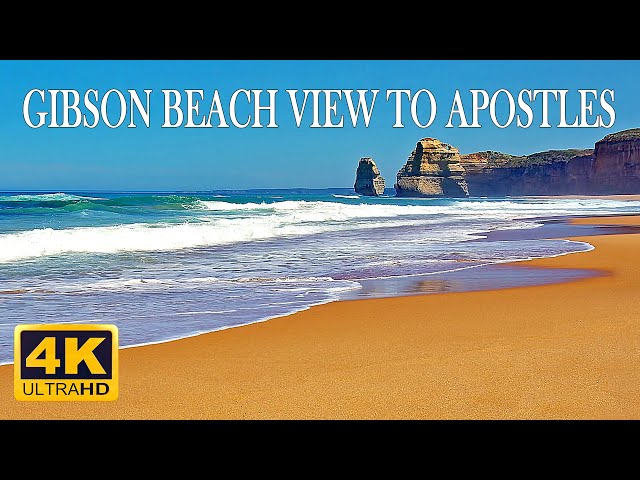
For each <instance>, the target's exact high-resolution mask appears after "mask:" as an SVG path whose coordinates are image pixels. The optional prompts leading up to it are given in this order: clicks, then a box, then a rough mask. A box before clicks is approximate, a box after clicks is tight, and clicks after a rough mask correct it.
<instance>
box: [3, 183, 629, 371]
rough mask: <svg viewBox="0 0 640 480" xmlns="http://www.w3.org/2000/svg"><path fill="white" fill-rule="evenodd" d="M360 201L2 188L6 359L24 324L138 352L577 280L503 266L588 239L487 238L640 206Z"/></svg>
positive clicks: (259, 193) (322, 194) (580, 246)
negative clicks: (296, 318) (280, 321)
mask: <svg viewBox="0 0 640 480" xmlns="http://www.w3.org/2000/svg"><path fill="white" fill-rule="evenodd" d="M388 193H389V194H388V195H385V196H382V197H375V198H374V197H361V196H358V195H356V194H354V193H353V191H352V190H351V189H346V188H345V189H322V190H306V189H287V190H246V191H238V190H234V191H227V190H225V191H212V192H173V193H166V192H165V193H162V192H159V193H149V192H143V193H139V192H138V193H136V192H108V193H107V192H57V193H37V192H35V193H34V192H31V193H30V192H1V193H0V364H3V363H11V362H12V361H13V331H14V327H15V326H16V325H19V324H32V323H100V324H102V323H106V324H115V325H117V326H118V329H119V337H120V346H121V347H130V346H135V345H143V344H149V343H158V342H164V341H168V340H172V339H177V338H183V337H187V336H192V335H197V334H200V333H204V332H211V331H215V330H221V329H225V328H230V327H234V326H239V325H244V324H248V323H253V322H259V321H264V320H268V319H270V318H273V317H276V316H282V315H286V314H289V313H293V312H296V311H300V310H303V309H306V308H308V307H310V306H312V305H317V304H322V303H326V302H330V301H335V300H340V299H353V298H364V297H376V296H389V295H400V294H417V293H420V294H425V293H426V294H428V293H435V292H443V291H462V290H473V289H480V288H503V287H508V286H514V285H526V284H540V283H549V282H556V281H565V280H568V279H572V278H577V277H580V276H584V275H586V274H585V273H584V272H575V271H570V270H567V271H557V272H554V274H553V275H549V274H548V272H544V271H540V270H539V269H531V270H530V271H527V270H526V269H521V270H518V271H517V272H516V273H514V272H513V271H511V270H509V268H508V267H504V266H503V265H502V264H504V263H506V262H511V261H518V260H525V259H530V258H536V257H550V256H557V255H564V254H568V253H572V252H579V251H585V250H589V249H591V248H592V247H591V246H590V245H589V244H587V243H582V242H572V241H567V240H563V239H550V240H549V239H540V238H535V235H534V236H531V238H528V237H526V236H524V237H522V236H520V237H514V238H517V240H516V241H514V240H513V239H510V238H509V237H508V236H506V237H500V236H495V237H492V236H491V235H488V233H489V232H496V231H511V230H520V231H525V230H526V231H529V229H537V228H538V227H540V226H542V225H543V221H545V220H548V219H552V218H560V217H568V216H583V215H611V214H640V202H638V201H619V200H609V199H572V198H566V199H562V198H546V199H543V198H529V199H525V198H496V199H487V198H464V199H408V198H396V197H394V196H393V190H390V191H389V190H388Z"/></svg>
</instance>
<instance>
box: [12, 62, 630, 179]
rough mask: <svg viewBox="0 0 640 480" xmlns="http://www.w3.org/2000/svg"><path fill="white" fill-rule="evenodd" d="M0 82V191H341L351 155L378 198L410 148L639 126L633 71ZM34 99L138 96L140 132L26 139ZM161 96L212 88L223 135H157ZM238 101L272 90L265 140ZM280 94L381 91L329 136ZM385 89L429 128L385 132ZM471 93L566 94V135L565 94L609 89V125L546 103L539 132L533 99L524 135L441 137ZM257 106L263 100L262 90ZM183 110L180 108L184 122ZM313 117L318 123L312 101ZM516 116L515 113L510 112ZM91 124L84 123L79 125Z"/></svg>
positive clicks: (535, 143) (304, 66) (485, 132)
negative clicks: (27, 102) (455, 107)
mask: <svg viewBox="0 0 640 480" xmlns="http://www.w3.org/2000/svg"><path fill="white" fill-rule="evenodd" d="M0 78H1V79H2V88H1V90H0V190H51V191H69V190H161V191H167V190H211V189H244V188H293V187H306V188H325V187H349V188H350V187H352V186H353V182H354V177H355V169H356V167H357V163H358V160H359V158H360V157H363V156H370V157H373V158H374V160H375V161H376V163H377V164H378V166H379V168H380V170H381V172H382V175H383V176H384V177H385V178H386V181H387V182H386V183H387V186H388V187H392V186H393V181H394V179H395V175H396V173H397V171H398V170H399V169H400V167H401V166H402V165H403V164H404V162H405V161H406V159H407V157H408V156H409V154H410V152H411V150H412V149H413V148H414V146H415V144H416V142H417V141H418V140H419V139H420V138H423V137H435V138H438V139H440V140H442V141H444V142H447V143H450V144H452V145H454V146H455V147H457V148H459V149H460V152H461V153H471V152H476V151H483V150H497V151H502V152H506V153H511V154H529V153H534V152H539V151H543V150H549V149H564V148H593V145H594V143H595V142H596V141H598V140H600V139H601V138H602V137H604V136H605V135H607V134H609V133H613V132H617V131H621V130H626V129H629V128H637V127H640V90H639V84H638V78H640V61H637V60H629V61H613V60H612V61H607V60H605V61H595V60H593V61H592V60H575V61H564V60H550V61H542V60H522V61H507V60H499V61H497V60H491V61H490V60H451V61H445V60H438V61H435V60H434V61H430V60H415V61H413V60H402V61H401V60H397V61H396V60H384V61H382V60H380V61H373V60H358V61H350V60H277V61H270V60H255V61H254V60H221V61H217V60H216V61H213V60H212V61H210V60H202V61H180V60H165V61H155V60H153V61H152V60H148V61H138V60H125V61H114V60H109V61H107V60H95V61H94V60H74V61H55V60H47V61H34V60H29V61H26V60H25V61H12V60H11V61H10V60H0ZM34 88H37V89H42V90H51V89H75V90H78V92H79V93H80V95H81V107H82V112H83V113H86V112H88V110H87V109H86V108H84V106H83V104H82V97H83V95H84V92H85V91H86V90H88V89H96V90H98V92H99V94H100V95H101V96H102V95H103V94H104V93H105V92H106V91H107V90H109V89H119V90H121V91H122V92H125V93H126V90H127V89H135V90H137V91H138V92H139V93H140V95H141V97H142V98H144V93H143V90H144V89H151V90H153V92H152V94H151V108H150V117H151V120H150V127H149V128H146V127H145V126H144V124H143V123H142V121H141V120H140V118H139V117H138V118H137V120H136V122H137V125H138V127H137V128H126V125H127V124H128V122H129V118H128V117H127V120H126V121H125V123H124V124H123V125H122V126H120V127H119V128H115V129H110V128H107V127H106V126H104V125H103V124H100V125H99V126H98V127H97V128H95V129H88V128H83V127H78V128H47V127H46V126H45V127H42V128H38V129H32V128H29V127H28V126H27V124H26V123H25V120H24V118H23V102H24V99H25V95H26V93H27V92H28V91H29V90H31V89H34ZM163 89H176V90H180V91H184V90H185V89H202V90H204V99H203V100H202V101H201V102H200V114H203V113H204V114H208V112H209V109H210V106H211V99H212V95H213V92H214V90H216V89H217V90H218V91H219V93H220V99H221V104H222V107H223V109H224V112H225V116H226V121H227V123H228V124H229V125H230V128H202V129H199V128H196V129H189V128H162V127H161V125H162V123H163V121H164V110H163V95H162V92H161V90H163ZM238 89H262V90H267V89H276V90H278V93H277V96H276V122H277V124H278V128H265V126H266V124H267V123H268V114H267V113H263V114H262V115H263V116H262V117H261V119H262V125H263V128H250V127H248V128H244V129H241V128H237V127H234V126H233V125H232V124H231V121H230V118H229V101H230V97H231V94H232V93H233V92H234V91H236V90H238ZM287 89H298V90H303V89H336V90H346V89H353V90H357V89H368V90H373V89H377V90H380V93H379V94H378V97H377V98H376V102H375V104H374V109H373V112H372V116H371V122H370V124H369V126H368V127H366V126H365V125H364V121H363V118H362V117H361V118H360V120H359V122H358V125H357V127H356V128H354V127H353V126H352V125H351V122H350V120H349V116H348V115H349V113H348V107H347V104H346V102H345V100H344V97H343V99H342V100H338V102H337V113H338V114H339V115H344V116H345V118H344V126H343V127H342V128H310V127H309V125H310V124H311V121H312V117H311V112H310V111H307V110H305V113H304V115H303V117H302V122H301V126H300V127H299V128H298V127H296V123H295V120H294V116H293V114H292V107H291V103H290V100H289V96H288V94H287V93H286V91H285V90H287ZM390 89H408V90H411V91H412V92H416V91H418V90H420V89H429V90H430V91H431V92H432V93H433V95H434V97H435V99H436V102H437V114H436V117H435V120H434V122H433V124H432V125H431V126H429V127H428V128H425V129H423V128H419V127H418V126H416V125H414V123H413V121H412V120H411V116H410V112H409V104H408V102H407V100H406V99H405V100H403V102H404V103H403V109H404V115H403V124H404V127H403V128H393V124H394V121H395V103H394V102H393V101H387V99H386V98H385V97H386V96H385V93H386V91H387V90H390ZM470 89H485V90H487V91H488V92H489V93H490V94H493V93H494V92H495V91H497V90H499V89H507V90H509V91H510V92H511V93H512V94H513V95H514V97H517V94H518V93H519V92H520V91H521V90H522V89H532V90H533V89H566V90H569V93H568V95H567V114H568V115H567V117H568V121H569V123H571V122H572V119H573V118H575V116H576V114H577V113H578V112H579V109H580V98H579V95H578V93H577V90H578V89H593V90H597V91H598V92H601V91H602V90H603V89H612V90H614V92H615V100H614V101H613V102H612V105H613V107H614V108H615V114H616V119H615V123H614V125H613V126H612V127H611V128H603V127H599V128H557V126H556V125H557V123H558V115H559V111H558V104H557V102H556V101H555V100H552V102H551V103H550V106H549V111H550V122H551V124H552V128H540V123H541V102H540V101H539V100H536V101H535V102H531V105H532V109H533V112H534V121H533V123H532V125H531V126H530V127H529V128H519V127H518V126H517V125H516V122H515V121H514V122H513V123H512V124H511V126H509V127H507V128H504V129H501V128H498V127H496V126H495V125H493V123H492V121H491V118H490V116H489V109H486V110H483V111H481V112H480V113H479V123H480V124H481V125H482V127H481V128H459V127H456V128H446V127H445V124H446V123H447V121H448V119H449V113H450V110H451V107H452V100H453V97H454V92H455V91H456V90H460V92H461V94H462V97H461V98H462V100H463V104H464V108H465V111H466V112H467V116H468V117H469V118H468V121H469V122H471V118H470V112H471V95H470V93H469V90H470ZM183 97H184V95H183ZM60 98H61V97H60V96H58V99H59V100H60ZM263 98H264V101H265V102H266V101H267V99H268V97H267V95H266V92H265V93H264V94H263ZM300 98H302V97H300ZM334 98H335V99H336V100H337V97H334ZM370 98H371V97H369V99H370ZM111 100H114V101H111ZM111 100H110V102H109V104H108V111H109V115H110V118H111V121H112V122H115V120H116V119H117V116H118V113H119V107H118V104H117V102H115V99H114V98H112V99H111ZM593 100H594V108H593V112H594V114H598V113H602V114H603V118H604V119H608V118H609V117H608V115H607V114H606V113H605V112H604V110H602V108H601V107H600V103H599V100H598V99H593ZM184 101H185V100H184V98H183V104H182V107H183V108H182V110H183V111H184V112H185V113H186V106H185V105H184ZM496 105H497V117H498V119H499V120H500V121H504V120H505V119H506V118H507V113H506V112H507V107H508V104H507V102H506V97H504V96H503V97H501V99H500V100H499V101H497V103H496ZM98 106H99V102H98ZM308 106H310V102H309V105H308ZM31 107H32V108H31V112H32V113H31V116H32V118H33V120H34V121H36V120H37V115H35V112H37V111H46V109H47V108H49V109H50V108H51V107H50V100H49V97H47V102H45V103H44V104H43V102H42V101H41V100H40V99H39V98H38V97H34V101H33V104H32V105H31ZM320 107H321V110H322V112H321V115H320V121H321V123H324V97H322V98H321V102H320ZM251 108H252V107H251ZM417 108H418V116H419V118H420V120H421V121H423V122H425V123H426V120H427V118H428V116H429V112H430V109H429V104H428V102H427V99H426V97H424V96H423V97H421V99H420V102H418V103H417ZM250 112H251V110H250V109H249V105H248V104H247V101H246V98H245V97H243V96H240V97H239V100H238V120H239V121H240V122H244V120H246V118H247V115H248V114H249V113H250ZM516 113H520V114H521V115H522V114H523V112H522V110H520V109H518V108H516ZM72 117H73V116H72ZM201 118H202V117H200V119H201ZM213 118H214V119H217V117H215V116H214V117H213ZM457 118H458V117H457V116H456V117H454V119H457ZM92 119H93V117H92V116H90V117H89V121H92ZM592 119H593V117H590V121H591V120H592ZM59 121H60V120H59ZM214 124H215V125H217V122H214ZM454 124H456V122H455V121H454Z"/></svg>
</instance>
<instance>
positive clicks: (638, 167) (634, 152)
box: [591, 128, 640, 193]
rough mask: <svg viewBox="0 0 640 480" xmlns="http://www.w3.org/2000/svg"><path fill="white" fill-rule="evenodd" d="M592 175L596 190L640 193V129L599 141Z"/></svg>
mask: <svg viewBox="0 0 640 480" xmlns="http://www.w3.org/2000/svg"><path fill="white" fill-rule="evenodd" d="M591 178H592V180H593V183H592V189H593V190H594V191H596V192H597V193H640V128H634V129H631V130H625V131H623V132H618V133H613V134H611V135H607V136H606V137H604V138H603V139H602V140H600V141H599V142H597V143H596V148H595V161H594V162H593V168H592V172H591Z"/></svg>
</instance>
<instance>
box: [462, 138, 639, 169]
mask: <svg viewBox="0 0 640 480" xmlns="http://www.w3.org/2000/svg"><path fill="white" fill-rule="evenodd" d="M639 131H640V129H639ZM592 154H593V149H576V148H571V149H568V150H547V151H545V152H538V153H532V154H531V155H522V156H516V155H509V154H508V153H502V152H494V151H486V152H478V153H472V154H469V155H463V156H462V164H463V165H465V164H467V163H468V162H469V164H470V165H477V166H482V167H488V168H509V167H528V166H531V165H546V164H549V163H553V162H568V161H569V160H571V159H572V158H574V157H578V156H582V155H592ZM469 157H472V158H474V157H475V161H474V160H471V158H469ZM478 160H481V162H478ZM485 162H486V163H485Z"/></svg>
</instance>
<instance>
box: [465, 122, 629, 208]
mask: <svg viewBox="0 0 640 480" xmlns="http://www.w3.org/2000/svg"><path fill="white" fill-rule="evenodd" d="M460 161H461V165H462V166H463V167H464V170H465V175H464V177H465V179H466V182H467V185H468V189H469V194H470V195H472V196H505V195H512V196H518V195H572V194H573V195H606V194H632V193H640V129H632V130H625V131H623V132H618V133H614V134H611V135H607V136H606V137H604V138H603V139H602V140H600V141H599V142H597V143H596V144H595V149H593V150H591V149H586V150H577V149H571V150H549V151H546V152H539V153H534V154H532V155H526V156H514V155H509V154H505V153H501V152H493V151H487V152H477V153H471V154H467V155H462V156H461V158H460Z"/></svg>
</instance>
